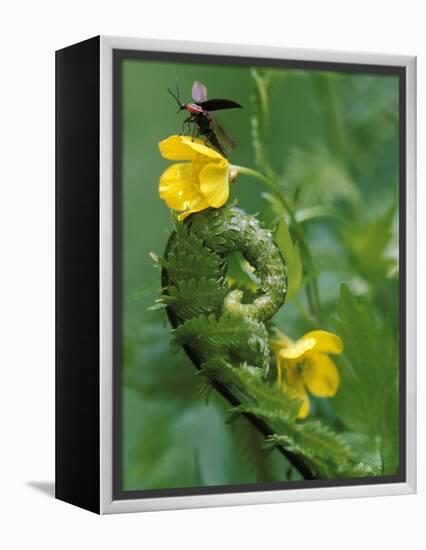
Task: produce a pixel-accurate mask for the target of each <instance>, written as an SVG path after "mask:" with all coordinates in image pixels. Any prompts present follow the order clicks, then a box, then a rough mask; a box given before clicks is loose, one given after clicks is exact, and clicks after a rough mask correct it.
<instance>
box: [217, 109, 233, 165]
mask: <svg viewBox="0 0 426 550" xmlns="http://www.w3.org/2000/svg"><path fill="white" fill-rule="evenodd" d="M211 125H212V130H213V134H214V136H215V138H216V139H217V141H218V143H219V144H220V152H221V153H223V154H224V155H225V156H226V154H227V153H229V151H231V150H232V149H235V142H234V140H233V139H232V138H231V136H230V135H229V134H228V132H225V130H224V129H223V128H222V126H221V125H220V124H219V122H218V121H217V119H216V118H214V117H213V116H212V115H211Z"/></svg>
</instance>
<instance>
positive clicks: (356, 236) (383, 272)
mask: <svg viewBox="0 0 426 550" xmlns="http://www.w3.org/2000/svg"><path fill="white" fill-rule="evenodd" d="M395 210H396V206H395V204H394V203H393V204H391V205H390V206H389V207H388V208H387V209H386V210H385V211H384V212H383V213H382V215H380V216H376V217H374V218H371V217H370V218H368V217H367V216H366V215H365V214H363V213H362V212H359V211H358V212H357V215H356V216H353V218H352V219H350V220H349V221H348V222H347V223H346V224H345V225H344V226H343V227H342V228H341V235H342V241H343V243H344V245H345V250H346V251H347V254H348V255H349V256H350V262H351V264H352V265H353V266H354V268H355V270H356V272H357V273H358V274H359V275H360V276H362V277H364V278H365V279H366V280H367V281H370V282H371V283H373V284H380V283H381V282H382V281H383V279H385V278H387V277H388V276H389V274H390V273H391V272H392V269H393V268H394V266H395V264H396V261H395V259H393V258H390V257H389V255H387V252H388V247H389V244H390V242H391V240H392V237H393V234H394V232H393V223H394V219H395Z"/></svg>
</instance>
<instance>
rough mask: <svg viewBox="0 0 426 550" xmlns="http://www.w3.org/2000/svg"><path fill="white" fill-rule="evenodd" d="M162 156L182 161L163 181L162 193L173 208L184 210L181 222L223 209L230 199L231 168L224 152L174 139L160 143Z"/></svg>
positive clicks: (199, 143) (175, 137)
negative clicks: (198, 213)
mask: <svg viewBox="0 0 426 550" xmlns="http://www.w3.org/2000/svg"><path fill="white" fill-rule="evenodd" d="M159 147H160V151H161V154H162V155H163V157H164V158H166V159H169V160H179V161H186V162H178V163H176V164H172V165H171V166H169V167H168V168H167V169H166V170H165V171H164V172H163V174H162V176H161V178H160V186H159V192H160V197H161V198H162V199H164V200H165V201H166V203H167V206H168V207H169V208H173V210H183V212H182V213H181V214H180V215H179V216H178V220H183V219H184V218H186V217H187V216H189V215H190V214H192V213H193V212H199V211H200V210H205V209H206V208H210V207H213V208H219V207H220V206H222V205H223V204H225V202H226V201H227V200H228V196H229V176H230V167H229V162H228V160H227V159H226V158H225V157H223V156H222V155H221V154H220V153H218V152H217V151H215V150H214V149H212V148H211V147H207V145H205V144H204V142H203V141H202V140H200V139H195V140H193V139H192V138H191V137H189V136H170V137H168V138H167V139H165V140H163V141H160V143H159Z"/></svg>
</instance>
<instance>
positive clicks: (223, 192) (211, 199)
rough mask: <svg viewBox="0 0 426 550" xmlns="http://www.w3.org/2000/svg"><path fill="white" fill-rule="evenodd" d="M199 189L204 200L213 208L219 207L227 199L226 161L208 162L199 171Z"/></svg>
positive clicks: (227, 175) (227, 176) (227, 178)
mask: <svg viewBox="0 0 426 550" xmlns="http://www.w3.org/2000/svg"><path fill="white" fill-rule="evenodd" d="M199 178H200V189H201V193H202V194H203V195H204V197H205V199H206V201H207V202H208V203H209V204H210V206H213V207H214V208H219V207H220V206H222V205H223V204H225V202H226V201H227V200H228V196H229V174H228V163H227V162H226V161H221V162H209V163H208V164H206V165H205V166H204V168H203V169H202V170H201V171H200V175H199Z"/></svg>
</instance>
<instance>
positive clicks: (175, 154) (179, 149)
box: [159, 136, 223, 162]
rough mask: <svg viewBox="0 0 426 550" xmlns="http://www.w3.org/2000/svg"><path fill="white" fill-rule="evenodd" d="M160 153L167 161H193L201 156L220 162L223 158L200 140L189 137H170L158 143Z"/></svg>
mask: <svg viewBox="0 0 426 550" xmlns="http://www.w3.org/2000/svg"><path fill="white" fill-rule="evenodd" d="M159 147H160V152H161V154H162V155H163V157H164V158H166V159H169V160H195V159H196V158H197V156H199V155H201V156H204V157H206V162H207V161H208V159H214V160H222V159H223V157H222V155H220V154H219V153H218V152H217V151H215V150H214V149H212V148H211V147H207V145H205V144H204V141H202V140H201V139H192V138H191V137H190V136H170V137H168V138H167V139H164V140H163V141H160V143H159Z"/></svg>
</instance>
